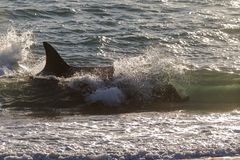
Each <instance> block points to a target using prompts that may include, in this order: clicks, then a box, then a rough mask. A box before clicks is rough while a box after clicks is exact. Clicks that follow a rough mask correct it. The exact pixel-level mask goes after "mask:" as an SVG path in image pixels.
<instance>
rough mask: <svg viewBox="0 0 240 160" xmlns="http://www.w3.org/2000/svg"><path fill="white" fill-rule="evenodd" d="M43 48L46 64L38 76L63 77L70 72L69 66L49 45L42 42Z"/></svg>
mask: <svg viewBox="0 0 240 160" xmlns="http://www.w3.org/2000/svg"><path fill="white" fill-rule="evenodd" d="M43 46H44V48H45V52H46V64H45V67H44V69H43V70H42V71H41V73H40V74H43V75H55V76H58V77H61V76H63V77H65V76H66V73H68V72H69V70H70V66H69V65H68V64H67V63H66V62H65V61H64V60H63V59H62V57H61V56H60V55H59V54H58V52H57V51H56V50H55V49H54V48H53V47H52V46H51V45H50V44H49V43H47V42H43Z"/></svg>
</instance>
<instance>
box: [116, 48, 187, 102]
mask: <svg viewBox="0 0 240 160" xmlns="http://www.w3.org/2000/svg"><path fill="white" fill-rule="evenodd" d="M185 64H186V62H185V60H184V59H180V58H179V57H177V56H176V55H171V54H165V53H162V52H161V51H160V49H159V48H148V49H147V50H146V51H145V54H143V55H140V56H137V57H131V58H127V57H126V58H121V59H119V60H117V61H115V62H114V68H115V73H114V83H115V84H116V85H117V86H120V87H121V88H122V89H123V90H125V92H126V93H128V94H129V96H131V97H135V98H136V97H137V98H138V100H139V99H140V100H143V101H144V100H149V99H151V98H152V97H153V92H154V90H156V89H161V88H162V87H163V86H165V85H167V84H169V83H171V82H173V81H186V79H185V77H184V76H183V74H184V71H185V70H186V69H187V67H186V65H185Z"/></svg>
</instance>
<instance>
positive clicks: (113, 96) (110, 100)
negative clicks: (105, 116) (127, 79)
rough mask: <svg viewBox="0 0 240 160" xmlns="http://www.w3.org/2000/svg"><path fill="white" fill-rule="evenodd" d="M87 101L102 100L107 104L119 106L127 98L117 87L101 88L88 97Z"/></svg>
mask: <svg viewBox="0 0 240 160" xmlns="http://www.w3.org/2000/svg"><path fill="white" fill-rule="evenodd" d="M86 99H87V101H91V102H102V103H103V104H104V105H107V106H118V105H120V104H122V103H123V102H124V100H125V97H124V94H123V93H122V91H121V90H120V89H119V88H117V87H111V88H99V89H97V90H96V91H95V92H94V93H92V94H90V95H89V96H87V97H86Z"/></svg>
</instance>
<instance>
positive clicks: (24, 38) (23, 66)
mask: <svg viewBox="0 0 240 160" xmlns="http://www.w3.org/2000/svg"><path fill="white" fill-rule="evenodd" d="M32 44H33V40H32V33H31V32H30V31H26V32H22V33H17V32H16V31H15V29H14V28H10V29H9V30H8V32H7V33H5V34H4V35H1V36H0V46H1V48H0V70H1V75H3V74H8V73H10V72H9V70H11V71H12V72H11V73H13V72H26V71H28V67H30V66H28V65H29V64H30V63H31V58H30V57H31V54H30V46H31V45H32Z"/></svg>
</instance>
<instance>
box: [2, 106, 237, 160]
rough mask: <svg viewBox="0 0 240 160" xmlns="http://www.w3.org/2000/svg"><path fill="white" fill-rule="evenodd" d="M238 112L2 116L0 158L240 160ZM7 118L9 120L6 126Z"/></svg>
mask: <svg viewBox="0 0 240 160" xmlns="http://www.w3.org/2000/svg"><path fill="white" fill-rule="evenodd" d="M239 117H240V116H239V111H236V110H235V111H231V112H228V113H212V114H211V113H205V114H196V113H192V112H191V113H190V112H183V111H176V112H162V113H160V112H150V113H147V112H145V113H130V114H121V115H104V116H80V115H77V116H64V117H59V118H56V119H54V118H53V119H46V118H36V117H34V118H31V117H21V116H20V117H18V116H16V115H14V116H10V115H9V114H7V115H1V117H0V124H1V125H0V129H1V134H0V143H1V145H0V156H1V157H8V158H16V159H17V158H19V159H21V158H22V159H23V158H24V157H25V158H26V159H31V158H33V159H36V160H38V159H71V158H72V159H78V160H81V159H88V158H89V159H93V158H94V159H98V158H99V159H101V158H103V159H105V158H106V159H141V158H142V159H188V158H190V159H193V158H200V157H211V156H234V155H239V154H240V151H239V145H240V140H239V134H240V130H239V127H240V123H239V122H240V118H239ZM6 118H7V121H6Z"/></svg>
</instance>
